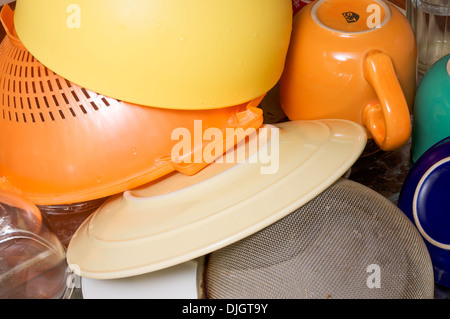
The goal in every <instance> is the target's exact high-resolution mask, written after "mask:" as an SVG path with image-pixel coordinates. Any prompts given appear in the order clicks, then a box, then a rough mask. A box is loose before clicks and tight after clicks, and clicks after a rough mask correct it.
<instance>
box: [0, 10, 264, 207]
mask: <svg viewBox="0 0 450 319" xmlns="http://www.w3.org/2000/svg"><path fill="white" fill-rule="evenodd" d="M1 21H2V23H3V26H4V27H5V30H6V32H7V36H6V37H5V38H4V39H3V41H2V42H1V44H0V189H4V190H8V191H14V192H16V193H18V194H20V195H21V196H23V197H26V198H28V199H30V200H31V201H33V202H34V203H36V204H38V205H56V204H71V203H77V202H83V201H89V200H93V199H97V198H101V197H106V196H109V195H113V194H116V193H119V192H122V191H125V190H127V189H130V188H134V187H137V186H140V185H143V184H145V183H147V182H150V181H153V180H155V179H157V178H159V177H161V176H164V175H167V174H169V173H171V172H173V171H180V172H183V173H185V174H189V175H192V174H195V173H197V172H198V171H199V170H201V169H202V168H203V167H205V166H206V165H208V164H209V163H210V162H208V161H207V160H205V158H204V157H200V158H201V160H200V161H198V160H191V161H187V160H185V161H184V162H180V161H181V159H182V158H181V157H183V156H184V157H183V158H185V159H186V158H194V157H195V158H199V157H196V154H199V152H200V153H201V152H202V151H203V150H204V149H205V147H206V146H207V147H208V149H214V150H220V151H218V152H217V154H215V153H214V155H215V156H216V157H219V156H220V155H221V154H223V152H224V151H226V150H227V149H228V148H229V147H232V146H234V145H235V144H236V143H237V142H239V141H240V140H242V139H244V138H245V137H246V136H247V135H248V134H250V133H251V130H248V128H254V129H256V128H258V127H259V126H261V125H262V122H263V116H262V110H261V109H259V108H258V105H259V103H260V102H261V100H262V98H263V96H261V97H259V98H257V99H255V100H252V101H249V102H248V103H244V104H241V105H236V106H232V107H226V108H220V109H212V110H198V111H188V110H169V109H162V108H152V107H147V106H140V105H135V104H129V103H124V102H122V101H119V100H116V99H113V98H110V97H107V96H103V95H101V94H97V93H95V92H92V91H89V90H87V89H85V88H82V87H79V86H77V85H75V84H73V83H71V82H69V81H67V80H66V79H64V78H62V77H61V76H58V75H57V74H55V73H54V72H52V71H51V70H49V69H48V68H46V67H45V66H44V65H42V64H41V63H40V62H39V61H37V60H36V58H35V57H33V56H32V55H31V54H30V53H29V52H28V51H27V50H26V48H25V47H24V46H23V45H22V43H21V41H20V40H19V38H18V37H17V34H16V33H15V29H14V12H13V11H12V10H11V8H10V7H9V6H7V5H5V6H4V8H3V9H2V11H1ZM68 63H69V62H68ZM173 94H176V91H174V92H173ZM209 128H214V129H216V131H217V129H219V130H220V132H224V134H222V136H220V135H217V137H221V138H220V139H219V138H214V139H213V137H211V138H210V139H209V140H208V139H206V138H203V134H204V133H205V132H206V130H207V129H209ZM231 128H234V129H236V130H235V132H236V134H235V135H231V136H230V134H225V132H226V131H228V130H229V129H231ZM177 129H180V131H179V132H185V133H186V132H187V133H189V134H184V135H180V134H178V135H177V134H174V132H177ZM183 139H184V140H183ZM187 141H188V142H189V143H188V142H187ZM181 142H183V145H184V146H186V145H188V146H189V145H191V146H192V147H191V148H187V147H184V148H183V152H180V157H179V158H176V157H174V156H172V151H173V149H174V147H175V146H179V145H180V143H181Z"/></svg>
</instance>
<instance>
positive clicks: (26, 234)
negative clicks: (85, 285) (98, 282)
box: [0, 191, 73, 299]
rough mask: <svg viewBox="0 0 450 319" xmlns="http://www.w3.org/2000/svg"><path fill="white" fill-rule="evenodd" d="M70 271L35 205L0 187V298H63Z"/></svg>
mask: <svg viewBox="0 0 450 319" xmlns="http://www.w3.org/2000/svg"><path fill="white" fill-rule="evenodd" d="M70 274H71V272H70V271H69V270H68V268H67V263H66V259H65V250H64V247H63V245H62V244H61V242H60V241H59V240H58V237H57V236H56V234H55V233H54V232H53V231H52V229H51V228H49V227H48V225H47V224H46V223H45V219H43V218H42V215H41V213H40V212H39V210H38V208H37V207H36V206H35V205H34V204H33V203H31V202H29V201H28V200H25V199H23V198H21V197H19V196H17V195H16V194H13V193H8V192H3V191H0V298H1V299H60V298H67V297H69V296H70V294H71V292H72V288H73V287H71V286H70V285H68V282H67V281H68V278H69V275H70Z"/></svg>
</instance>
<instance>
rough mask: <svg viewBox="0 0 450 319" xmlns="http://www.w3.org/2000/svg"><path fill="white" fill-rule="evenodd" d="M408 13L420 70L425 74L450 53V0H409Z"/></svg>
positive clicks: (407, 4)
mask: <svg viewBox="0 0 450 319" xmlns="http://www.w3.org/2000/svg"><path fill="white" fill-rule="evenodd" d="M406 14H407V17H408V20H409V21H410V23H411V26H412V27H413V30H414V33H415V35H416V40H417V49H418V59H419V61H418V62H419V65H418V70H419V72H420V73H421V74H425V73H426V72H427V70H428V69H429V68H430V67H431V66H432V65H433V63H434V62H436V61H437V60H439V59H440V58H441V57H443V56H444V55H446V54H448V53H450V0H407V3H406Z"/></svg>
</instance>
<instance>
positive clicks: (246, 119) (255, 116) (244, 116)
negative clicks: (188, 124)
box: [160, 95, 265, 175]
mask: <svg viewBox="0 0 450 319" xmlns="http://www.w3.org/2000/svg"><path fill="white" fill-rule="evenodd" d="M264 96H265V95H263V96H261V97H259V98H257V99H255V100H252V101H250V102H249V103H248V104H247V107H246V110H245V111H243V112H240V113H237V114H236V118H237V120H238V122H239V123H238V125H236V128H237V130H236V131H235V132H234V133H235V134H233V135H232V136H226V135H225V136H224V139H223V140H221V141H216V140H214V141H213V142H211V143H209V144H204V145H203V146H202V147H201V148H198V149H197V150H194V152H193V153H192V154H191V157H193V158H197V156H196V154H195V153H196V152H200V153H199V154H200V155H199V158H201V159H202V161H201V162H191V163H183V162H182V163H177V162H175V161H174V160H173V159H172V158H171V157H170V156H166V157H164V158H161V159H160V161H162V162H168V163H170V165H171V166H172V167H173V169H174V170H176V171H178V172H180V173H183V174H185V175H194V174H197V173H198V172H199V171H201V170H202V169H203V168H205V167H206V166H208V165H209V164H211V162H210V161H211V160H215V159H217V158H218V157H219V156H221V155H222V154H223V153H225V152H226V151H228V150H229V149H231V148H232V147H233V146H235V145H236V144H238V143H239V142H240V141H242V140H243V139H245V138H246V137H247V136H248V135H249V134H250V133H251V132H252V130H248V129H255V130H256V129H258V128H259V127H260V126H261V125H262V124H263V120H264V119H263V111H262V109H260V108H258V105H259V104H260V102H261V101H262V99H263V98H264ZM239 128H241V130H239ZM206 145H208V146H209V147H210V148H211V149H215V148H216V146H217V147H219V148H221V150H222V154H216V158H214V159H209V161H206V160H205V159H204V157H203V155H202V152H203V151H204V149H205V147H206Z"/></svg>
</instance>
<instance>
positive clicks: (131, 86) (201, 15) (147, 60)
mask: <svg viewBox="0 0 450 319" xmlns="http://www.w3.org/2000/svg"><path fill="white" fill-rule="evenodd" d="M15 26H16V30H17V33H18V36H19V38H20V39H21V41H22V42H23V44H24V45H25V47H26V48H27V49H28V50H29V51H30V52H31V53H32V54H33V55H34V56H35V57H36V58H37V59H38V60H39V61H40V62H41V63H42V64H44V65H45V66H46V67H48V68H49V69H51V70H52V71H54V72H55V73H57V74H59V75H60V76H62V77H65V78H66V79H68V80H70V81H71V82H73V83H76V84H78V85H80V86H83V87H85V88H87V89H90V90H92V91H95V92H98V93H101V94H104V95H107V96H110V97H113V98H116V99H119V100H122V101H127V102H131V103H136V104H140V105H146V106H152V107H163V108H172V109H212V108H220V107H226V106H232V105H238V104H241V103H244V102H246V101H249V100H252V99H254V98H256V97H258V96H261V95H262V94H264V93H266V92H268V91H269V90H270V89H271V88H272V87H273V86H275V84H276V83H277V82H278V80H279V78H280V77H281V74H282V72H283V67H284V62H285V57H286V54H287V50H288V46H289V40H290V35H291V29H292V1H291V0H189V1H186V0H159V1H156V0H130V1H123V0H95V1H92V0H77V1H73V0H39V1H36V0H17V2H16V11H15Z"/></svg>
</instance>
